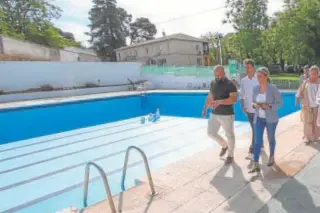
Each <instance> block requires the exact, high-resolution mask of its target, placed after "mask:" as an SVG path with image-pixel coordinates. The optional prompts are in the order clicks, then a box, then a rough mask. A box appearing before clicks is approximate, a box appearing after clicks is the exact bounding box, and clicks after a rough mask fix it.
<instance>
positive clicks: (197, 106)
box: [0, 93, 299, 144]
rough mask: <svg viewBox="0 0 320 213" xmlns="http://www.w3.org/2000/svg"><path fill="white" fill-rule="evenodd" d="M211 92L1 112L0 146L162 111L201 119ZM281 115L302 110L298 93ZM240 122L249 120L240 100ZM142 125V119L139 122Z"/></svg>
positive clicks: (287, 96)
mask: <svg viewBox="0 0 320 213" xmlns="http://www.w3.org/2000/svg"><path fill="white" fill-rule="evenodd" d="M206 95H207V93H147V94H145V95H131V96H122V97H112V98H104V99H95V100H86V101H76V102H68V103H60V104H50V105H49V104H48V105H40V106H33V107H20V108H11V109H3V110H1V111H0V120H1V123H0V137H1V138H0V144H5V143H9V142H14V141H19V140H25V139H30V138H34V137H39V136H45V135H49V134H55V133H59V132H63V131H69V130H73V129H78V128H84V127H88V126H95V125H100V124H103V123H108V122H114V121H119V120H123V119H128V118H132V117H138V116H142V115H146V114H148V113H150V112H153V113H154V112H155V111H156V109H157V108H159V109H160V112H161V114H162V115H166V116H180V117H194V118H200V116H201V110H202V107H203V104H204V101H205V98H206ZM282 98H283V102H284V106H282V107H281V108H280V110H279V114H280V115H281V116H285V115H288V114H291V113H292V112H295V111H297V110H299V107H298V106H295V104H294V93H282ZM234 109H235V112H236V114H235V115H236V116H235V119H236V120H237V121H247V118H246V116H245V114H244V113H242V112H241V108H240V104H239V101H237V103H236V104H235V106H234ZM137 122H138V120H137Z"/></svg>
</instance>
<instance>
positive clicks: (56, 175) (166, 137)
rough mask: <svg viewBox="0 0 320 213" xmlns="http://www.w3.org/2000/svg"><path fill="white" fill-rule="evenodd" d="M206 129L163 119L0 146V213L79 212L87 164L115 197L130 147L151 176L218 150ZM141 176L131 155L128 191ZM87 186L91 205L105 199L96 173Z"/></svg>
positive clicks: (196, 122) (239, 126)
mask: <svg viewBox="0 0 320 213" xmlns="http://www.w3.org/2000/svg"><path fill="white" fill-rule="evenodd" d="M206 127H207V120H206V119H197V118H185V117H165V116H163V117H161V120H160V121H159V122H158V123H147V124H140V119H139V118H132V119H128V120H123V121H119V122H112V123H107V124H103V125H98V126H93V127H88V128H83V129H77V130H73V131H68V132H63V133H58V134H54V135H48V136H44V137H38V138H33V139H29V140H24V141H18V142H14V143H9V144H4V145H0V177H1V181H0V198H1V205H0V212H1V213H9V212H21V213H22V212H23V213H35V212H41V213H54V212H56V211H57V210H59V209H62V208H65V207H68V206H76V207H78V208H82V207H83V204H82V202H83V180H84V167H85V164H86V162H88V161H94V162H96V163H97V164H98V165H100V166H102V168H103V169H104V170H105V171H106V173H107V175H108V179H109V182H110V187H111V190H112V193H113V194H117V193H119V192H120V191H121V187H120V185H121V184H120V180H121V173H122V167H123V163H124V155H125V151H126V148H127V147H128V146H130V145H135V146H138V147H140V148H142V149H143V150H144V151H145V153H146V155H147V157H148V159H149V164H150V167H151V170H152V171H155V170H156V169H159V168H161V167H163V166H166V165H168V164H170V163H172V162H174V161H177V160H180V159H183V158H185V157H187V156H190V155H192V154H195V153H197V152H200V151H203V150H206V149H208V148H212V147H215V146H217V145H216V143H214V142H213V141H212V140H211V139H210V138H209V137H208V136H207V134H206ZM235 128H236V134H242V133H244V132H247V131H248V130H249V124H248V123H247V122H235ZM238 145H239V144H238ZM212 157H213V158H215V157H216V156H212ZM144 175H145V171H144V165H143V163H142V162H141V157H140V155H138V153H136V152H134V151H133V152H132V154H131V155H130V160H129V169H128V172H127V179H126V186H127V187H133V186H134V185H135V182H136V179H138V178H141V177H142V176H144ZM90 180H91V182H90V185H89V196H88V198H89V200H88V204H89V205H90V204H92V203H95V202H98V201H100V200H102V199H104V198H105V192H104V188H103V185H102V182H101V179H100V178H98V173H97V171H95V170H94V169H92V170H91V176H90Z"/></svg>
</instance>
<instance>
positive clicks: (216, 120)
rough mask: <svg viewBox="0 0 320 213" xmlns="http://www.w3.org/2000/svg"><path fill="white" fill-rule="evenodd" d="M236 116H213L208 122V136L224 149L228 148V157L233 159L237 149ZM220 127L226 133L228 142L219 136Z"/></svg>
mask: <svg viewBox="0 0 320 213" xmlns="http://www.w3.org/2000/svg"><path fill="white" fill-rule="evenodd" d="M233 123H234V115H216V114H211V115H210V118H209V120H208V129H207V132H208V136H209V137H210V138H212V139H213V140H214V141H216V142H217V143H218V144H219V145H220V146H221V147H222V148H226V147H228V156H229V157H233V154H234V147H235V143H236V141H235V135H234V126H233ZM220 127H222V129H223V130H224V131H225V134H226V138H227V141H226V140H225V139H224V138H223V137H221V135H219V134H218V132H219V130H220Z"/></svg>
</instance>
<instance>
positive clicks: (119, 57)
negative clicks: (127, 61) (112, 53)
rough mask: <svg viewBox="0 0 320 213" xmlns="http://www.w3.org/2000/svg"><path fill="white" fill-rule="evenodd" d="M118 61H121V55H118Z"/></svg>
mask: <svg viewBox="0 0 320 213" xmlns="http://www.w3.org/2000/svg"><path fill="white" fill-rule="evenodd" d="M118 60H119V61H121V55H120V53H118Z"/></svg>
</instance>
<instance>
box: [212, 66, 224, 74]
mask: <svg viewBox="0 0 320 213" xmlns="http://www.w3.org/2000/svg"><path fill="white" fill-rule="evenodd" d="M219 68H220V69H222V71H223V72H225V70H224V67H223V66H222V65H216V66H215V67H214V68H213V71H216V70H217V69H219Z"/></svg>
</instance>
